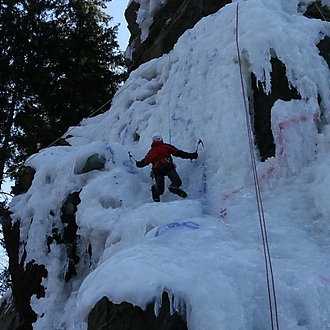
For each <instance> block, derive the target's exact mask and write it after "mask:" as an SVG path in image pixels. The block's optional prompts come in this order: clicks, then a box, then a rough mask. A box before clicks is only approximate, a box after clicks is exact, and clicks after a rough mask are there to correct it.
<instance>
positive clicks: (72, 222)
mask: <svg viewBox="0 0 330 330" xmlns="http://www.w3.org/2000/svg"><path fill="white" fill-rule="evenodd" d="M80 202H81V199H80V197H79V192H74V193H72V194H70V195H69V196H68V198H67V200H66V201H65V203H64V204H63V206H62V209H61V211H62V215H61V220H62V223H63V224H64V230H63V237H62V238H61V239H59V242H61V243H62V244H65V246H66V252H67V257H68V265H67V270H66V274H65V276H64V279H65V281H66V282H68V281H70V279H71V278H72V277H73V276H75V275H77V272H76V265H77V264H78V263H79V260H80V258H79V256H78V252H77V244H78V239H79V237H78V236H77V229H78V226H77V223H76V216H75V214H76V212H77V206H78V205H79V203H80ZM55 239H56V238H55Z"/></svg>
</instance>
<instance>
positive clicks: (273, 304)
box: [235, 3, 280, 330]
mask: <svg viewBox="0 0 330 330" xmlns="http://www.w3.org/2000/svg"><path fill="white" fill-rule="evenodd" d="M235 35H236V38H235V39H236V49H237V56H238V65H239V72H240V80H241V89H242V95H243V101H244V108H245V119H246V126H247V133H248V139H249V148H250V156H251V166H252V172H253V180H254V187H255V193H256V199H257V208H258V215H259V224H260V230H261V237H262V244H263V252H264V261H265V271H266V280H267V290H268V302H269V313H270V321H271V329H272V330H274V329H277V330H279V329H280V328H279V320H278V313H277V299H276V292H275V282H274V274H273V267H272V261H271V255H270V251H269V245H268V238H267V228H266V221H265V214H264V209H263V203H262V198H261V193H260V185H259V180H258V173H257V167H256V160H255V155H254V143H253V137H252V129H251V123H250V115H249V108H248V104H247V97H246V93H245V86H244V79H243V71H242V61H241V52H240V48H239V8H238V3H237V6H236V33H235Z"/></svg>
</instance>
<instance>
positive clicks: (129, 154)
mask: <svg viewBox="0 0 330 330" xmlns="http://www.w3.org/2000/svg"><path fill="white" fill-rule="evenodd" d="M128 157H129V160H130V161H131V162H132V159H133V160H134V161H135V162H137V160H136V159H135V158H134V157H133V155H132V154H131V152H130V151H129V152H128ZM132 163H133V162H132Z"/></svg>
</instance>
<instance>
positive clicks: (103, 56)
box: [0, 0, 126, 182]
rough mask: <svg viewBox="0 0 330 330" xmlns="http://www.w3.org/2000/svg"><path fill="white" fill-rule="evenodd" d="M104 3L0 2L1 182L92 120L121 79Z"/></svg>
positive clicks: (114, 31)
mask: <svg viewBox="0 0 330 330" xmlns="http://www.w3.org/2000/svg"><path fill="white" fill-rule="evenodd" d="M105 3H106V1H104V0H43V1H40V0H25V1H16V0H10V1H9V0H7V1H1V7H0V49H1V55H0V65H1V76H0V107H1V112H0V135H1V138H0V147H1V149H2V151H1V154H0V174H1V182H2V179H3V178H4V175H3V174H4V171H5V168H15V167H17V165H18V164H20V163H21V162H22V161H24V160H25V159H26V157H27V156H28V155H31V154H32V153H35V152H37V151H38V150H40V149H41V148H44V147H46V146H48V145H49V144H50V143H52V142H53V141H54V140H56V139H57V138H59V137H60V136H61V135H62V134H63V133H64V132H65V131H66V130H67V129H68V127H70V126H74V125H77V124H78V123H79V122H80V121H81V120H82V119H83V118H86V117H88V116H90V115H91V114H92V113H93V112H94V111H95V110H96V109H98V108H99V107H100V106H102V105H103V104H104V103H105V102H107V101H109V100H111V98H112V97H113V95H114V93H115V92H116V90H117V88H118V86H119V84H120V83H122V82H123V80H124V79H125V77H126V71H125V67H124V58H123V56H122V54H121V53H120V50H119V46H118V43H117V40H116V37H117V26H115V27H111V26H110V21H111V19H112V18H111V17H110V16H108V15H106V14H105V13H104V12H103V10H104V9H105ZM108 107H109V105H108ZM108 107H105V108H104V109H102V110H101V111H105V110H107V109H108Z"/></svg>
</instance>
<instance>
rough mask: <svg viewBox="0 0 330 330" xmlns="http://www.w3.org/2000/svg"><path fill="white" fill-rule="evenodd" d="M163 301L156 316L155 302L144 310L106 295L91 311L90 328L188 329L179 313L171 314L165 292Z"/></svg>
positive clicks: (99, 329) (130, 329)
mask: <svg viewBox="0 0 330 330" xmlns="http://www.w3.org/2000/svg"><path fill="white" fill-rule="evenodd" d="M162 301H163V304H162V307H161V309H160V311H159V315H158V317H156V316H155V313H154V305H153V304H149V305H148V306H147V308H146V310H145V311H143V310H142V309H141V308H139V307H137V306H133V305H131V304H129V303H126V302H123V303H121V304H120V305H115V304H113V303H112V302H110V301H109V300H108V298H106V297H104V298H102V299H101V300H100V301H99V302H98V303H97V304H96V306H95V307H94V308H93V310H92V311H91V313H90V315H89V318H88V329H98V330H111V329H121V330H187V329H188V328H187V324H186V323H185V322H184V321H183V320H182V318H181V317H180V316H179V315H178V313H176V312H175V313H174V314H172V315H170V302H169V299H168V295H167V294H166V293H163V297H162Z"/></svg>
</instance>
